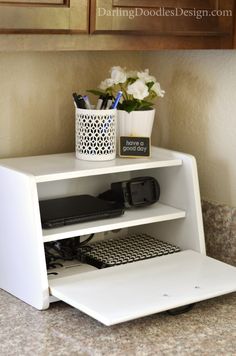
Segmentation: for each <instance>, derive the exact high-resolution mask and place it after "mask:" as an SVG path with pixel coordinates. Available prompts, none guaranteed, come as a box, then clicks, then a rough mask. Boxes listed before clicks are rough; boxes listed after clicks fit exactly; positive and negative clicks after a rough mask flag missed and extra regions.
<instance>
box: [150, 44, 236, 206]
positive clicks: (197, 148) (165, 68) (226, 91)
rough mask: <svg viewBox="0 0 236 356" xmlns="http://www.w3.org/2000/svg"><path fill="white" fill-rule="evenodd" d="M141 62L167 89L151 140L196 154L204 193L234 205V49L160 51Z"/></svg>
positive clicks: (235, 85) (235, 198) (235, 186)
mask: <svg viewBox="0 0 236 356" xmlns="http://www.w3.org/2000/svg"><path fill="white" fill-rule="evenodd" d="M144 63H145V65H146V67H149V68H150V69H151V71H152V72H154V73H155V74H156V76H157V77H158V78H159V80H160V82H161V84H162V86H163V88H164V89H165V90H166V97H165V98H164V99H162V100H160V101H159V103H158V105H157V109H158V115H157V117H156V121H155V128H154V134H153V142H154V143H155V144H159V145H161V146H165V147H169V148H172V149H176V150H179V151H184V152H189V153H191V154H193V155H195V156H196V158H197V161H198V168H199V176H200V186H201V193H202V196H203V197H204V198H206V199H207V200H211V201H216V202H220V203H225V204H227V205H231V206H236V164H235V157H236V51H162V52H155V53H148V54H145V56H144Z"/></svg>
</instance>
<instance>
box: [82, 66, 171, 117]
mask: <svg viewBox="0 0 236 356" xmlns="http://www.w3.org/2000/svg"><path fill="white" fill-rule="evenodd" d="M110 74H111V75H110V78H107V79H105V80H104V81H102V82H101V83H100V85H99V89H98V90H88V92H90V93H92V94H95V95H98V96H104V95H109V96H111V97H112V98H115V97H116V94H117V92H118V91H122V93H123V96H122V99H121V101H120V103H119V104H118V109H119V110H124V111H127V112H131V111H141V110H152V109H153V105H154V99H155V98H157V97H161V98H163V97H164V95H165V91H164V90H162V89H161V86H160V84H159V83H158V82H157V80H156V78H155V77H154V76H152V75H150V74H149V69H145V70H144V71H141V72H139V71H126V69H125V68H121V67H119V66H115V67H112V68H111V69H110Z"/></svg>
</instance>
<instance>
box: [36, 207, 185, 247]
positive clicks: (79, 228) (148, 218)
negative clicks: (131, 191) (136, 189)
mask: <svg viewBox="0 0 236 356" xmlns="http://www.w3.org/2000/svg"><path fill="white" fill-rule="evenodd" d="M185 216H186V213H185V211H184V210H181V209H176V208H173V207H172V206H168V205H164V204H161V203H156V204H153V205H151V206H149V207H145V208H136V209H131V210H127V211H125V214H124V215H122V216H120V217H117V218H113V219H105V220H96V221H90V222H86V223H80V224H74V225H67V226H63V227H59V228H55V229H48V230H43V240H44V242H50V241H55V240H61V239H66V238H70V237H75V236H82V235H88V234H92V233H98V232H103V231H111V230H115V229H123V228H126V227H131V226H138V225H145V224H151V223H155V222H161V221H167V220H175V219H181V218H184V217H185Z"/></svg>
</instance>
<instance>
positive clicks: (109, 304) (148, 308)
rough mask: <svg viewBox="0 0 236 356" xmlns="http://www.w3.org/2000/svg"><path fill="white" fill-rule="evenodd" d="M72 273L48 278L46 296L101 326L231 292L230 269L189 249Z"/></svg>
mask: <svg viewBox="0 0 236 356" xmlns="http://www.w3.org/2000/svg"><path fill="white" fill-rule="evenodd" d="M77 271H78V273H76V272H75V269H74V272H73V275H70V276H64V277H63V276H52V278H50V277H49V286H50V291H51V294H52V295H53V296H54V297H56V298H58V299H60V300H63V301H64V302H66V303H68V304H70V305H72V306H73V307H75V308H77V309H79V310H81V311H83V312H84V313H86V314H88V315H90V316H91V317H93V318H95V319H97V320H98V321H100V322H102V323H103V324H105V325H113V324H117V323H121V322H124V321H128V320H132V319H136V318H139V317H143V316H146V315H150V314H154V313H158V312H162V311H165V310H168V309H173V308H177V307H180V306H183V305H187V304H191V303H195V302H199V301H202V300H205V299H209V298H213V297H216V296H219V295H223V294H227V293H231V292H234V291H236V269H235V268H234V267H232V266H229V265H226V264H224V263H222V262H219V261H216V260H214V259H212V258H210V257H206V256H204V255H201V254H200V253H197V252H194V251H190V250H189V251H182V252H178V253H176V254H173V255H167V256H162V257H156V258H152V259H149V260H144V261H139V262H135V263H131V264H126V265H121V266H117V267H110V268H106V269H102V270H94V271H88V270H86V266H85V270H84V271H83V267H81V266H78V270H77ZM80 271H82V273H80ZM83 272H86V273H83Z"/></svg>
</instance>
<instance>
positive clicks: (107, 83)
mask: <svg viewBox="0 0 236 356" xmlns="http://www.w3.org/2000/svg"><path fill="white" fill-rule="evenodd" d="M112 85H114V81H113V79H111V78H109V79H105V80H104V81H103V82H101V83H100V85H99V88H100V89H102V90H107V88H110V87H112Z"/></svg>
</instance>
